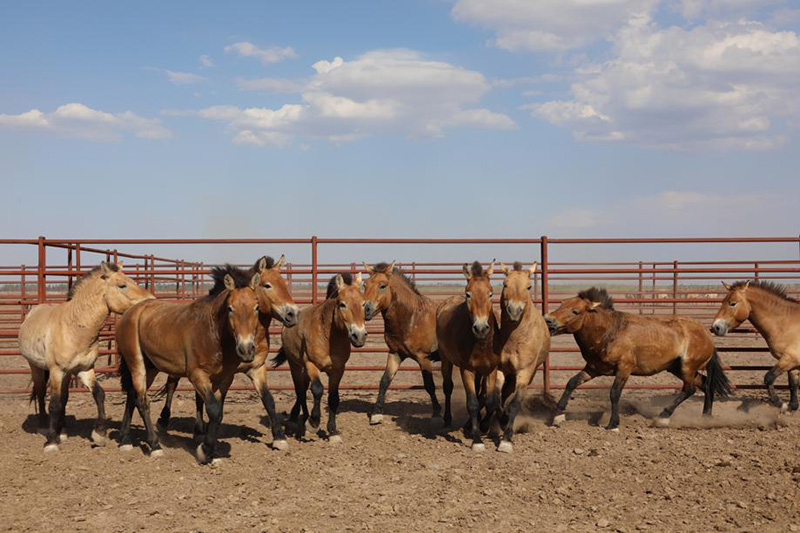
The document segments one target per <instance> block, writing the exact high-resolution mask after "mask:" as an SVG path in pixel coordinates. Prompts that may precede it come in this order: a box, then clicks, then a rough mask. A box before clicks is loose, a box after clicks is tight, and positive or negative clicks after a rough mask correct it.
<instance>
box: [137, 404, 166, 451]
mask: <svg viewBox="0 0 800 533" xmlns="http://www.w3.org/2000/svg"><path fill="white" fill-rule="evenodd" d="M136 408H137V409H139V416H141V417H142V421H144V429H145V431H147V444H148V445H149V446H150V453H153V452H154V451H156V450H160V449H161V445H160V444H159V443H158V433H156V429H155V427H153V421H152V420H151V419H150V400H149V399H148V398H147V391H145V392H144V394H137V395H136Z"/></svg>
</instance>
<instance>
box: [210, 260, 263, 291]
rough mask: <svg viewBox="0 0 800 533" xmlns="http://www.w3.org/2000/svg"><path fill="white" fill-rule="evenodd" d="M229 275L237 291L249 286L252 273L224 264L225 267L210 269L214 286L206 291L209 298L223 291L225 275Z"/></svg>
mask: <svg viewBox="0 0 800 533" xmlns="http://www.w3.org/2000/svg"><path fill="white" fill-rule="evenodd" d="M226 274H230V275H231V277H232V278H233V282H234V284H235V286H236V288H237V289H241V288H243V287H247V286H249V285H250V280H251V279H253V273H252V272H249V271H245V270H242V269H241V268H239V267H237V266H234V265H231V264H228V263H226V264H225V266H216V267H214V268H212V269H211V279H213V280H214V286H213V287H211V290H210V291H208V295H209V296H216V295H217V294H219V293H221V292H222V291H224V290H225V275H226Z"/></svg>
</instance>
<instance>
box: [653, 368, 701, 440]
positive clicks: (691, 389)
mask: <svg viewBox="0 0 800 533" xmlns="http://www.w3.org/2000/svg"><path fill="white" fill-rule="evenodd" d="M706 385H707V386H706V389H708V388H709V387H710V386H711V384H710V383H708V382H707V383H706ZM695 392H697V371H696V370H694V371H690V370H689V369H684V370H683V388H682V389H681V392H680V393H678V396H677V397H676V398H675V400H674V401H673V402H672V404H671V405H669V406H667V407H665V408H664V410H663V411H661V414H660V415H658V418H657V419H656V425H657V426H660V427H666V426H668V425H669V418H670V417H671V416H672V413H674V412H675V409H677V408H678V406H679V405H680V404H682V403H683V402H685V401H686V400H688V399H689V398H691V397H692V396H694V393H695ZM712 394H713V392H711V391H708V390H707V391H706V398H709V397H711V396H712Z"/></svg>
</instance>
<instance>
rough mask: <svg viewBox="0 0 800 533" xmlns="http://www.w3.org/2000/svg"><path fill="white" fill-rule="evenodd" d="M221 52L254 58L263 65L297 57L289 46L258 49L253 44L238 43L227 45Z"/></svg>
mask: <svg viewBox="0 0 800 533" xmlns="http://www.w3.org/2000/svg"><path fill="white" fill-rule="evenodd" d="M223 50H224V51H225V52H227V53H236V54H239V55H240V56H244V57H254V58H256V59H258V60H260V61H261V62H262V63H263V64H265V65H269V64H271V63H279V62H281V61H283V60H284V59H294V58H295V57H297V54H296V53H295V51H294V50H293V49H292V47H291V46H283V47H280V46H272V47H269V48H259V47H258V46H256V45H254V44H253V43H248V42H239V43H233V44H229V45H228V46H226V47H225V48H224V49H223Z"/></svg>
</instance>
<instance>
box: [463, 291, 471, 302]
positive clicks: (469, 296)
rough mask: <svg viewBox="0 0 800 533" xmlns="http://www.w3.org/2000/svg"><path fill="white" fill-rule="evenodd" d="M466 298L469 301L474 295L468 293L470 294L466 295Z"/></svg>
mask: <svg viewBox="0 0 800 533" xmlns="http://www.w3.org/2000/svg"><path fill="white" fill-rule="evenodd" d="M464 296H466V297H467V300H469V299H470V298H472V294H471V293H469V292H468V293H466V294H465V295H464Z"/></svg>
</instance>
